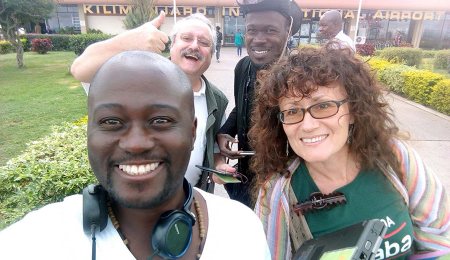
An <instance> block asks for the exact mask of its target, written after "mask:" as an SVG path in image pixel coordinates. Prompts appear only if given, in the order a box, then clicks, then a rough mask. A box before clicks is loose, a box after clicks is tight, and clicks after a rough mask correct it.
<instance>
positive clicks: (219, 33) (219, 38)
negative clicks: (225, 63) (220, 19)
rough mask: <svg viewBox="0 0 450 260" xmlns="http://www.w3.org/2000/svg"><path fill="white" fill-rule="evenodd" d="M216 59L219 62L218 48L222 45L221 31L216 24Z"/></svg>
mask: <svg viewBox="0 0 450 260" xmlns="http://www.w3.org/2000/svg"><path fill="white" fill-rule="evenodd" d="M216 39H217V43H216V60H217V62H220V61H219V59H220V48H221V47H222V32H221V31H220V26H216Z"/></svg>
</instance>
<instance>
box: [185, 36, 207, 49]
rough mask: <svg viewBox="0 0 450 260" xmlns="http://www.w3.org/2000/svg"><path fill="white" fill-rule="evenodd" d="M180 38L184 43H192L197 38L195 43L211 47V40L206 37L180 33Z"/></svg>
mask: <svg viewBox="0 0 450 260" xmlns="http://www.w3.org/2000/svg"><path fill="white" fill-rule="evenodd" d="M180 39H181V40H182V41H184V42H186V43H192V42H194V40H195V39H197V44H198V45H200V46H202V47H211V44H212V43H211V41H210V40H208V39H206V38H202V37H196V36H194V35H191V34H181V35H180Z"/></svg>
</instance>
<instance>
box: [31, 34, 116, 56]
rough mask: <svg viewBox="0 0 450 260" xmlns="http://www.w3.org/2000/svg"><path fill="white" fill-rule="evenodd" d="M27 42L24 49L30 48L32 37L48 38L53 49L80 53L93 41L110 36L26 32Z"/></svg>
mask: <svg viewBox="0 0 450 260" xmlns="http://www.w3.org/2000/svg"><path fill="white" fill-rule="evenodd" d="M25 37H26V39H27V40H28V44H26V45H24V49H25V50H26V51H29V50H31V41H32V40H33V39H36V38H38V39H44V38H48V39H50V40H51V41H52V43H53V50H54V51H73V52H75V53H76V54H77V55H80V54H81V53H82V52H83V51H84V49H86V47H87V46H88V45H90V44H92V43H94V42H98V41H103V40H106V39H109V38H111V37H112V35H109V34H99V33H89V34H75V35H70V34H27V35H25Z"/></svg>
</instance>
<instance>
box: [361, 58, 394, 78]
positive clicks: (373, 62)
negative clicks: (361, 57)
mask: <svg viewBox="0 0 450 260" xmlns="http://www.w3.org/2000/svg"><path fill="white" fill-rule="evenodd" d="M366 62H367V63H368V64H369V66H370V68H372V70H374V71H375V72H376V74H377V78H378V80H380V81H381V78H380V73H381V71H383V70H384V69H386V68H388V67H389V66H392V65H393V64H392V63H390V62H389V61H387V60H383V59H380V58H377V57H371V58H369V59H368V60H367V61H366Z"/></svg>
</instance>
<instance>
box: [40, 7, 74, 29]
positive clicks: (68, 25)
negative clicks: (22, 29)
mask: <svg viewBox="0 0 450 260" xmlns="http://www.w3.org/2000/svg"><path fill="white" fill-rule="evenodd" d="M47 24H48V27H49V28H48V29H49V30H50V32H58V31H59V30H61V29H69V30H73V31H74V32H75V33H80V32H81V28H80V16H79V14H78V6H77V5H58V6H57V8H56V12H55V13H54V14H53V15H52V18H50V19H49V20H48V21H47Z"/></svg>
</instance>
